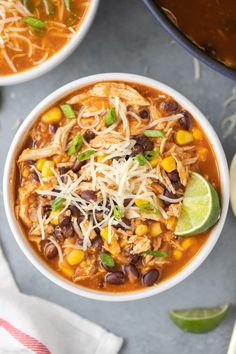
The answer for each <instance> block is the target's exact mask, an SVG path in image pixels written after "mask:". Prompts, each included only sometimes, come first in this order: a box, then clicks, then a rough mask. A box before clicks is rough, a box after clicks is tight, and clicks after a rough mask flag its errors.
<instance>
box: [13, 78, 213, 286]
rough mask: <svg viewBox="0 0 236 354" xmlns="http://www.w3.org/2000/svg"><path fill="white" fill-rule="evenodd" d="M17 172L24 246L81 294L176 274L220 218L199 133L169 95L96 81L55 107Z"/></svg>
mask: <svg viewBox="0 0 236 354" xmlns="http://www.w3.org/2000/svg"><path fill="white" fill-rule="evenodd" d="M17 166H18V176H17V178H16V202H15V211H16V216H17V219H18V220H19V222H20V224H21V225H22V228H23V230H24V234H25V237H26V239H27V241H28V242H29V243H30V244H31V246H32V248H33V249H34V251H35V252H37V254H38V255H39V256H40V257H41V258H42V259H43V260H44V261H45V262H46V263H47V265H48V266H49V267H50V268H51V269H53V270H54V271H55V272H57V274H59V275H61V276H63V277H65V278H66V279H68V280H70V281H71V282H73V283H75V284H78V285H80V286H84V287H87V288H92V289H97V290H102V291H110V292H124V291H134V290H138V289H142V288H144V287H148V286H152V285H155V284H158V282H160V281H163V280H165V279H167V278H169V277H172V276H173V275H175V274H176V273H177V272H179V271H180V270H181V269H182V268H183V267H185V266H186V265H187V264H188V263H189V262H191V261H192V260H193V258H194V257H195V256H196V255H197V254H198V252H199V251H200V250H201V248H202V247H203V245H204V244H205V242H206V241H207V239H208V237H209V233H210V228H211V227H212V226H213V224H215V223H216V222H217V220H218V218H219V215H220V206H219V199H218V195H217V193H218V194H220V182H219V171H218V166H217V161H216V157H215V155H214V151H213V149H212V146H211V144H210V142H209V141H208V138H207V136H206V134H205V132H204V131H203V130H202V128H201V127H200V126H199V124H198V123H197V121H196V120H195V118H194V117H193V116H192V115H191V114H190V113H189V112H188V111H186V110H185V109H184V107H181V106H180V105H179V104H178V103H177V102H176V101H175V100H174V99H173V98H172V97H170V96H168V95H167V94H165V93H163V92H160V91H157V90H155V89H153V88H150V87H147V86H143V85H139V84H133V83H126V82H110V81H109V82H98V83H95V84H93V85H90V86H86V87H83V88H80V89H78V90H77V91H76V92H74V93H73V94H70V95H68V96H65V97H64V98H63V99H61V100H60V101H59V102H56V103H55V104H53V105H52V106H51V107H49V108H48V109H47V110H46V111H45V112H43V113H42V114H41V115H40V116H39V117H38V119H37V120H36V121H35V123H34V125H33V127H32V128H31V129H30V131H29V133H28V138H27V140H26V141H25V144H24V147H23V148H22V151H21V153H20V155H19V157H18V161H17ZM213 202H214V203H213ZM209 205H211V206H210V207H209ZM186 236H187V237H186Z"/></svg>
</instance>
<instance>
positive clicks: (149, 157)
mask: <svg viewBox="0 0 236 354" xmlns="http://www.w3.org/2000/svg"><path fill="white" fill-rule="evenodd" d="M143 156H144V157H145V159H146V160H148V161H151V160H152V159H153V158H154V157H158V156H160V154H159V152H157V151H154V150H151V151H147V152H146V153H145V154H144V155H143Z"/></svg>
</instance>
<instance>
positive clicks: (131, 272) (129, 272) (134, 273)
mask: <svg viewBox="0 0 236 354" xmlns="http://www.w3.org/2000/svg"><path fill="white" fill-rule="evenodd" d="M124 273H125V275H126V276H127V278H128V279H129V281H131V282H134V281H135V280H136V279H138V278H139V271H138V269H137V267H136V266H135V265H134V264H126V265H125V266H124Z"/></svg>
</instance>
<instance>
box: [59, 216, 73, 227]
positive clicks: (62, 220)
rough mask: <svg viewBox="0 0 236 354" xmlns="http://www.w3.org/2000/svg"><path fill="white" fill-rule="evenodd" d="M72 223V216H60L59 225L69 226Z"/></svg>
mask: <svg viewBox="0 0 236 354" xmlns="http://www.w3.org/2000/svg"><path fill="white" fill-rule="evenodd" d="M70 223H71V217H70V216H68V215H65V214H61V215H60V216H59V226H61V227H63V226H68V225H70Z"/></svg>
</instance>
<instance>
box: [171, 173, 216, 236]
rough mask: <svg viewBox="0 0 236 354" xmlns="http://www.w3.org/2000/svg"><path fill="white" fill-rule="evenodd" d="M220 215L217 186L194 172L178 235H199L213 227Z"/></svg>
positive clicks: (185, 200)
mask: <svg viewBox="0 0 236 354" xmlns="http://www.w3.org/2000/svg"><path fill="white" fill-rule="evenodd" d="M219 216H220V202H219V197H218V194H217V192H216V190H215V188H214V187H213V186H212V185H211V184H210V183H209V182H208V181H207V180H206V179H205V178H204V177H202V176H201V175H199V174H198V173H195V172H194V173H192V176H191V178H190V180H189V182H188V184H187V187H186V190H185V193H184V199H183V207H182V211H181V215H180V217H179V220H178V222H177V225H176V229H175V234H176V235H177V236H191V235H197V234H200V233H202V232H204V231H207V230H208V229H209V228H210V227H212V226H213V225H214V224H215V223H216V222H217V220H218V219H219Z"/></svg>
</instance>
